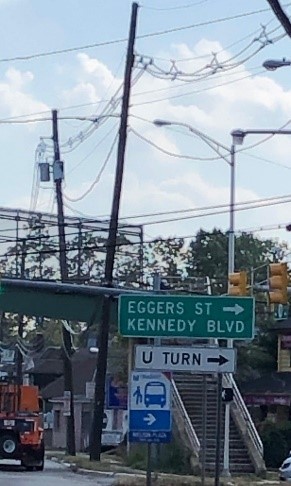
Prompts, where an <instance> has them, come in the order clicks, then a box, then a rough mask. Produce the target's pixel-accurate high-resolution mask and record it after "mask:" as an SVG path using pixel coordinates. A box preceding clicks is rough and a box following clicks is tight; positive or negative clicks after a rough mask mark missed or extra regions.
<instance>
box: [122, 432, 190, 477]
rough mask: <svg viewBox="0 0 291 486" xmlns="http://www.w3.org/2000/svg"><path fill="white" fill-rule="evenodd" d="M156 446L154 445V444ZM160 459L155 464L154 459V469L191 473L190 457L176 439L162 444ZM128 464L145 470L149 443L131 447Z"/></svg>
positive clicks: (126, 459)
mask: <svg viewBox="0 0 291 486" xmlns="http://www.w3.org/2000/svg"><path fill="white" fill-rule="evenodd" d="M153 447H154V446H153ZM159 449H160V452H159V455H158V461H157V463H156V464H155V463H154V459H152V470H153V471H159V472H164V473H173V474H191V467H190V461H189V457H186V456H185V454H184V452H183V449H182V448H181V447H179V445H178V443H177V442H175V441H174V440H173V441H172V442H170V443H169V444H160V446H159ZM125 461H126V462H127V465H128V466H131V467H133V468H135V469H143V470H145V469H146V467H147V445H143V444H135V445H133V446H132V447H131V449H130V454H129V457H128V458H125Z"/></svg>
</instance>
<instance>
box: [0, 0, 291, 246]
mask: <svg viewBox="0 0 291 486" xmlns="http://www.w3.org/2000/svg"><path fill="white" fill-rule="evenodd" d="M285 11H286V12H287V13H288V14H289V15H291V6H287V7H285ZM130 13H131V2H130V1H128V0H106V1H104V0H99V1H98V0H0V32H1V37H2V39H1V42H0V100H1V101H0V157H1V158H2V177H1V180H0V188H1V190H0V207H10V208H19V209H30V210H34V211H37V212H55V211H56V204H55V197H54V186H53V181H52V180H51V181H50V182H46V183H44V182H41V183H40V182H39V180H38V176H37V173H38V172H37V171H38V163H39V162H49V163H52V160H53V159H52V154H53V153H52V140H51V134H52V123H51V110H52V109H57V110H58V116H59V136H60V145H61V157H62V160H63V161H64V166H65V181H64V202H65V213H66V214H67V215H75V216H88V217H91V218H92V217H94V218H95V217H96V218H101V219H102V218H104V217H108V215H109V214H110V209H111V204H112V193H113V183H114V175H115V165H116V147H117V137H118V128H119V115H120V107H121V97H122V89H123V84H122V83H123V75H124V67H125V56H126V48H127V37H128V31H129V22H130ZM136 34H137V38H136V43H135V53H136V56H135V66H134V69H133V73H132V90H131V100H130V110H129V120H128V139H127V149H126V158H125V170H124V181H123V188H122V199H121V207H120V216H121V218H124V220H125V221H127V222H129V223H131V224H143V225H144V233H145V239H146V240H147V241H149V240H150V239H152V238H156V237H158V236H163V237H175V236H176V237H191V236H194V235H195V233H196V232H197V230H198V229H199V228H203V229H204V230H207V231H208V230H212V229H213V227H217V228H221V229H222V230H224V231H226V230H227V229H228V228H229V207H228V205H229V199H230V166H229V163H228V161H229V153H230V147H231V143H232V137H231V134H230V133H231V131H232V130H233V129H236V128H241V129H255V130H258V129H275V130H278V129H282V128H283V127H284V129H290V130H291V66H290V67H284V68H281V69H278V70H277V71H272V72H270V71H266V70H265V69H264V68H263V67H262V64H263V62H264V61H265V60H266V59H282V58H283V57H285V58H287V59H288V54H289V53H290V47H291V39H290V38H289V37H288V36H286V35H284V31H283V28H282V27H281V25H280V24H279V22H278V20H277V19H276V17H275V15H274V14H273V12H272V11H271V10H270V9H269V6H268V3H267V1H266V0H245V1H244V2H232V1H230V0H192V1H191V0H143V1H142V3H140V8H139V9H138V22H137V32H136ZM92 45H93V46H92ZM86 46H87V47H86ZM88 46H91V47H88ZM59 51H63V52H61V53H60V52H59ZM82 118H83V119H82ZM84 118H85V120H84ZM96 119H98V122H95V123H94V122H92V120H96ZM155 119H164V120H168V121H171V122H172V125H171V126H169V127H163V128H162V127H156V126H155V125H154V124H153V121H154V120H155ZM189 126H190V127H192V129H193V130H194V132H193V131H192V132H191V131H190V130H189ZM195 130H196V132H195ZM197 130H198V131H199V132H202V133H203V134H204V135H201V133H200V135H197ZM209 139H212V140H214V141H216V142H217V143H216V144H213V143H212V144H211V143H210V145H209ZM220 144H221V145H222V146H224V147H225V148H224V149H223V148H219V146H220ZM236 149H237V153H236V156H235V167H236V171H235V200H236V203H241V205H240V206H238V208H240V209H241V208H245V209H244V210H238V211H236V212H235V229H236V231H237V232H238V233H239V232H240V231H245V230H250V231H253V232H254V234H255V235H256V236H258V237H261V238H268V237H272V238H275V239H277V241H279V242H282V241H287V242H288V243H291V238H290V236H289V234H288V233H287V232H286V230H285V225H286V224H288V223H290V222H291V189H290V181H291V155H290V154H291V136H290V135H276V136H273V137H266V136H262V135H253V134H252V135H251V134H249V135H247V136H246V137H245V141H244V144H243V145H242V146H237V147H236ZM217 151H218V152H219V153H218V152H217ZM288 195H290V197H289V198H288V197H285V196H288ZM281 196H284V197H285V202H284V204H282V203H281V204H278V202H281V200H280V199H273V198H278V197H281ZM256 201H257V202H256ZM286 201H287V202H286ZM289 201H290V202H289ZM246 203H247V204H246ZM274 203H276V204H274ZM254 205H255V206H258V205H261V206H263V207H260V208H254V207H252V208H251V209H246V208H248V207H249V206H254ZM207 207H208V208H209V209H208V210H207V211H205V209H204V210H202V209H201V208H207ZM190 210H193V211H192V212H191V211H190ZM178 211H181V212H178ZM218 212H219V213H218ZM206 213H211V214H210V215H208V216H207V214H206ZM215 213H218V214H215Z"/></svg>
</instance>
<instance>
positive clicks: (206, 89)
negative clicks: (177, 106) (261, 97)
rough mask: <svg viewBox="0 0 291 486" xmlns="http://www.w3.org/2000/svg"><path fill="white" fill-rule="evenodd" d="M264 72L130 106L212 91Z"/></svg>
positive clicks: (134, 104)
mask: <svg viewBox="0 0 291 486" xmlns="http://www.w3.org/2000/svg"><path fill="white" fill-rule="evenodd" d="M264 72H265V70H263V69H261V70H260V71H258V72H256V73H252V74H247V75H246V76H243V77H240V78H237V79H232V80H230V81H225V82H224V83H219V84H216V85H214V86H207V87H206V88H200V89H196V90H191V91H187V92H186V93H179V94H177V95H171V96H167V97H163V98H154V99H150V100H146V101H141V102H137V103H136V102H134V103H132V107H135V106H144V105H150V104H152V103H160V102H161V101H169V100H174V99H178V98H184V97H186V96H190V95H193V94H200V93H204V92H206V91H212V90H213V89H217V88H221V87H223V86H228V85H230V84H234V83H237V82H239V81H243V80H244V79H249V78H252V77H254V76H257V75H259V74H262V73H264Z"/></svg>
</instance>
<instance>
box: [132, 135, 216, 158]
mask: <svg viewBox="0 0 291 486" xmlns="http://www.w3.org/2000/svg"><path fill="white" fill-rule="evenodd" d="M130 131H131V132H132V133H133V134H134V135H135V136H136V137H138V138H140V139H141V140H143V142H146V143H147V144H149V145H151V146H152V147H154V148H156V149H157V150H159V151H160V152H163V153H164V154H166V155H169V156H170V157H176V158H178V159H187V160H195V161H204V162H205V161H213V160H221V159H222V158H223V157H194V156H192V155H180V154H176V153H173V152H169V151H168V150H166V149H163V148H162V147H160V146H159V145H157V144H156V143H155V142H152V140H149V139H148V138H146V137H144V136H143V135H141V134H140V133H138V132H137V131H136V130H134V128H132V126H130Z"/></svg>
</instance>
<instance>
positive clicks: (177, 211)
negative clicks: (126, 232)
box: [98, 194, 291, 221]
mask: <svg viewBox="0 0 291 486" xmlns="http://www.w3.org/2000/svg"><path fill="white" fill-rule="evenodd" d="M290 198H291V194H286V195H283V196H272V197H266V198H261V199H251V200H248V201H242V202H237V203H236V204H235V208H237V209H238V208H239V207H240V206H245V205H248V204H259V203H264V202H269V201H279V200H281V199H288V200H289V199H290ZM221 208H229V203H225V204H215V205H210V206H200V207H197V208H187V209H174V210H171V211H159V212H154V213H142V214H135V215H131V216H123V217H122V218H119V219H120V220H121V221H123V220H129V219H141V218H148V217H151V216H164V215H168V214H180V213H181V214H185V213H192V212H197V211H209V210H212V209H221ZM98 217H107V216H98Z"/></svg>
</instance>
